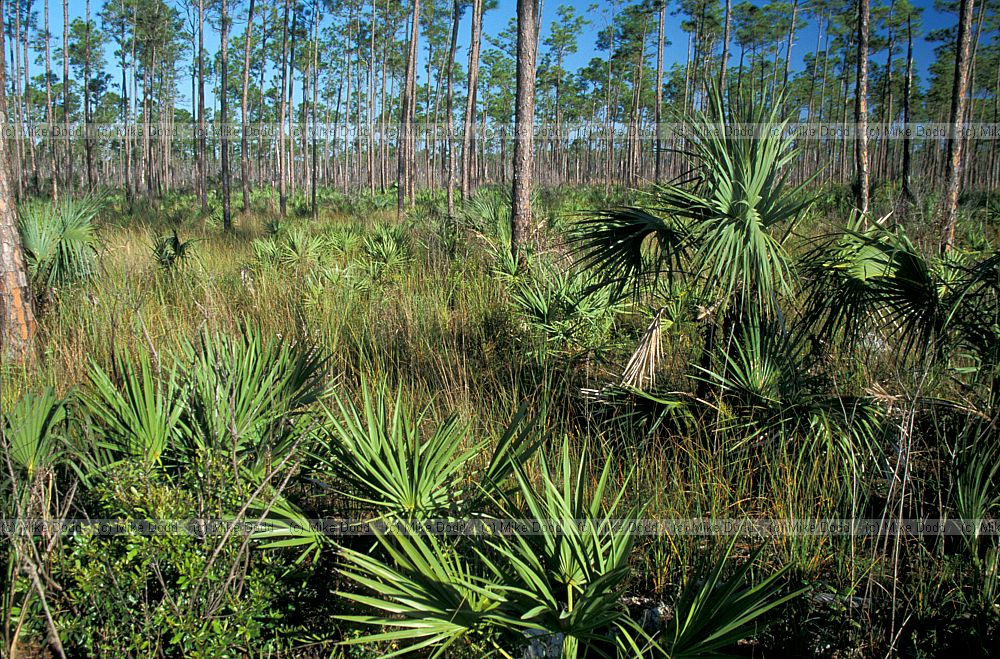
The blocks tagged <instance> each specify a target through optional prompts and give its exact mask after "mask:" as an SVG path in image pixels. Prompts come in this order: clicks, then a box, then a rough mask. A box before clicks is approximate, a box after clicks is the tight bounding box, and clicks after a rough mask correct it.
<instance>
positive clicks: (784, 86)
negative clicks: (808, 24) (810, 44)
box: [727, 0, 799, 93]
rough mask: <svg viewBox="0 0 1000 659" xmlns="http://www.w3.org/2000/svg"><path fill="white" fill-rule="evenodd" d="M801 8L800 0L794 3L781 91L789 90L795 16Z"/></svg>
mask: <svg viewBox="0 0 1000 659" xmlns="http://www.w3.org/2000/svg"><path fill="white" fill-rule="evenodd" d="M727 1H728V0H727ZM798 10H799V0H795V1H794V2H793V3H792V23H791V25H789V26H788V44H787V45H786V46H785V74H784V76H783V77H782V79H781V91H782V93H787V91H788V68H789V65H790V64H791V63H792V39H793V38H794V37H795V18H796V15H797V13H798Z"/></svg>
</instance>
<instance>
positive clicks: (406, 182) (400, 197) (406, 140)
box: [396, 0, 420, 220]
mask: <svg viewBox="0 0 1000 659" xmlns="http://www.w3.org/2000/svg"><path fill="white" fill-rule="evenodd" d="M419 35H420V0H413V14H412V16H411V18H410V48H409V53H408V54H407V56H406V84H405V86H404V88H403V99H402V102H401V103H400V109H399V148H398V154H397V156H398V157H397V161H396V219H397V220H399V219H402V217H403V210H404V207H405V205H406V196H407V192H409V189H410V177H412V176H413V172H412V171H411V168H410V165H411V162H412V155H411V154H412V153H413V149H414V146H413V115H412V109H413V97H414V91H415V87H416V77H417V39H418V37H419Z"/></svg>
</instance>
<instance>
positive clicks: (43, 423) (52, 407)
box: [2, 388, 66, 481]
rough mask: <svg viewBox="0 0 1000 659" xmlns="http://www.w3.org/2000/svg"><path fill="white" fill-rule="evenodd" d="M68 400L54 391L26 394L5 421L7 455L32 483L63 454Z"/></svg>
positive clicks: (6, 415) (5, 417) (46, 390)
mask: <svg viewBox="0 0 1000 659" xmlns="http://www.w3.org/2000/svg"><path fill="white" fill-rule="evenodd" d="M65 422H66V407H65V401H63V400H62V399H60V398H59V397H58V396H57V395H56V392H55V391H53V390H52V389H50V388H49V389H45V390H44V391H42V392H41V393H40V394H31V393H28V394H25V395H24V396H23V397H22V398H21V399H20V400H18V401H17V403H15V404H14V406H13V408H12V409H11V410H10V412H8V413H7V414H5V415H4V417H3V420H2V428H3V435H4V439H5V440H6V441H5V448H6V449H7V455H8V457H9V458H10V461H11V464H12V465H13V466H14V468H15V469H18V470H21V471H23V473H24V474H25V475H26V476H27V478H28V480H29V481H30V480H31V479H32V478H34V476H35V474H36V473H38V472H40V471H44V470H46V469H49V468H50V467H52V466H53V465H54V464H55V463H56V462H57V461H58V460H59V458H60V456H61V455H62V454H63V453H64V451H65V449H66V446H65V443H64V442H65V439H64V437H63V427H64V425H65Z"/></svg>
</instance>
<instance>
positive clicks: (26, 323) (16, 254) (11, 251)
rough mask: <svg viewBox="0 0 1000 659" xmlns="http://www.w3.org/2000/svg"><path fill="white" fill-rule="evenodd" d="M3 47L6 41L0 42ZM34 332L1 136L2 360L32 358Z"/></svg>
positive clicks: (1, 110)
mask: <svg viewBox="0 0 1000 659" xmlns="http://www.w3.org/2000/svg"><path fill="white" fill-rule="evenodd" d="M3 34H4V21H3V12H2V11H0V35H3ZM2 38H3V37H2V36H0V39H2ZM2 50H3V42H2V41H0V51H2ZM2 60H3V58H2V57H0V91H2V90H3V89H4V86H5V84H6V81H5V79H4V78H5V76H6V71H5V69H6V67H5V66H2V65H3V64H4V62H3V61H2ZM2 95H3V94H2V93H0V96H2ZM6 134H7V104H6V99H3V100H0V137H2V136H4V135H6ZM34 335H35V315H34V311H33V309H32V305H31V291H30V290H29V287H28V271H27V268H26V267H25V263H24V253H23V252H22V249H21V234H20V233H19V232H18V229H17V210H16V208H15V205H14V191H13V186H12V185H11V176H10V153H9V151H8V142H7V140H6V139H0V360H4V361H6V360H7V359H10V360H13V361H15V362H18V363H20V362H24V361H26V360H28V359H29V358H30V356H31V342H32V339H33V338H34Z"/></svg>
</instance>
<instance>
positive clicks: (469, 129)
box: [461, 0, 483, 199]
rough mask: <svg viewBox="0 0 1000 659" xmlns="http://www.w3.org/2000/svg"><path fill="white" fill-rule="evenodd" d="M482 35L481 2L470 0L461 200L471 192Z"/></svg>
mask: <svg viewBox="0 0 1000 659" xmlns="http://www.w3.org/2000/svg"><path fill="white" fill-rule="evenodd" d="M482 35H483V0H472V38H471V41H470V42H469V81H468V85H467V87H468V91H469V93H468V96H467V97H466V99H465V126H464V130H465V137H464V138H463V139H462V181H461V190H462V199H468V198H469V195H470V194H471V192H472V182H471V179H472V173H473V170H472V146H473V145H472V133H473V124H474V117H475V109H476V87H477V85H478V81H479V46H480V43H481V42H482Z"/></svg>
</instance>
